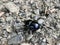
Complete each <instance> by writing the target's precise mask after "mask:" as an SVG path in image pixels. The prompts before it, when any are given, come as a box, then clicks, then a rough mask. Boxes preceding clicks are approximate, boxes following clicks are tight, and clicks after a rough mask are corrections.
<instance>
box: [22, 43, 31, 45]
mask: <svg viewBox="0 0 60 45" xmlns="http://www.w3.org/2000/svg"><path fill="white" fill-rule="evenodd" d="M21 45H30V44H29V43H22V44H21Z"/></svg>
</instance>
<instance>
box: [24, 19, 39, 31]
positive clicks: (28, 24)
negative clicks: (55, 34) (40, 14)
mask: <svg viewBox="0 0 60 45" xmlns="http://www.w3.org/2000/svg"><path fill="white" fill-rule="evenodd" d="M24 22H25V25H24V27H25V28H24V29H26V30H29V31H32V32H35V31H36V30H38V29H39V28H40V24H39V23H38V22H37V21H36V20H26V21H24Z"/></svg>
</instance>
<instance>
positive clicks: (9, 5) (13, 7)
mask: <svg viewBox="0 0 60 45" xmlns="http://www.w3.org/2000/svg"><path fill="white" fill-rule="evenodd" d="M5 7H6V8H7V9H9V10H10V12H13V13H14V12H15V13H17V14H18V12H19V7H18V6H16V5H15V4H14V3H13V2H8V3H6V4H5Z"/></svg>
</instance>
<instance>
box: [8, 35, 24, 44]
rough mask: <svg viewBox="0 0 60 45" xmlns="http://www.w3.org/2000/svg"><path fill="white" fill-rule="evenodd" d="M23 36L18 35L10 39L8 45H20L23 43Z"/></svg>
mask: <svg viewBox="0 0 60 45" xmlns="http://www.w3.org/2000/svg"><path fill="white" fill-rule="evenodd" d="M22 40H23V36H22V35H16V36H13V37H12V38H11V39H9V41H8V44H18V43H20V42H22Z"/></svg>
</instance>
